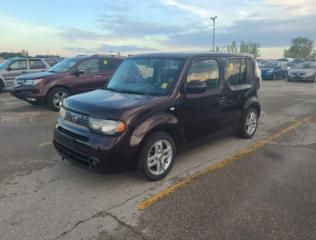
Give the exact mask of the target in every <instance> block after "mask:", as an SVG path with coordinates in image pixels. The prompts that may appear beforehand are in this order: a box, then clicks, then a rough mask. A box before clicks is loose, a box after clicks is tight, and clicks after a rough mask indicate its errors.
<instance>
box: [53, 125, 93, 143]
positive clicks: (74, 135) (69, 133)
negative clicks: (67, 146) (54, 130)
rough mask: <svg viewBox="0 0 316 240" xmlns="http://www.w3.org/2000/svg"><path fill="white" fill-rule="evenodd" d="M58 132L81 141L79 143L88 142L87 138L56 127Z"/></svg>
mask: <svg viewBox="0 0 316 240" xmlns="http://www.w3.org/2000/svg"><path fill="white" fill-rule="evenodd" d="M58 130H59V131H60V132H62V133H63V134H66V135H68V136H70V137H72V138H75V139H78V140H81V141H84V142H88V141H89V138H88V137H85V136H82V135H79V134H77V133H74V132H71V131H69V130H67V129H65V128H63V127H61V126H59V127H58Z"/></svg>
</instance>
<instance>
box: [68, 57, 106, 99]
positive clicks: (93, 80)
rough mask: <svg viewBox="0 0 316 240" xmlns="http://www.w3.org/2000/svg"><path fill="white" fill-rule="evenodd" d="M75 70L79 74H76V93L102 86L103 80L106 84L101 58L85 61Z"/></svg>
mask: <svg viewBox="0 0 316 240" xmlns="http://www.w3.org/2000/svg"><path fill="white" fill-rule="evenodd" d="M75 72H77V74H74V79H73V91H74V92H76V93H80V92H87V91H91V90H94V89H97V88H99V87H101V86H102V84H101V82H103V83H104V84H105V80H104V77H103V75H102V73H101V69H100V60H99V58H93V59H88V60H85V61H83V62H82V63H80V64H79V66H77V69H76V70H75ZM104 84H103V85H104Z"/></svg>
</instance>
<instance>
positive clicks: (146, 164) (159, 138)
mask: <svg viewBox="0 0 316 240" xmlns="http://www.w3.org/2000/svg"><path fill="white" fill-rule="evenodd" d="M175 156H176V147H175V143H174V141H173V139H172V137H171V136H170V135H169V134H167V133H165V132H155V133H152V134H151V135H149V136H148V137H147V138H146V140H145V144H144V146H143V148H142V150H141V154H140V156H139V162H138V171H139V173H141V174H142V175H144V176H145V177H146V178H147V179H149V180H150V181H157V180H160V179H162V178H164V177H165V176H166V175H167V174H168V173H169V171H170V170H171V168H172V166H173V164H174V161H175Z"/></svg>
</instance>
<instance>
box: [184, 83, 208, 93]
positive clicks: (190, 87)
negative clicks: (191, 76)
mask: <svg viewBox="0 0 316 240" xmlns="http://www.w3.org/2000/svg"><path fill="white" fill-rule="evenodd" d="M206 89H207V85H206V83H205V82H202V81H193V82H189V83H187V91H188V93H203V92H205V91H206Z"/></svg>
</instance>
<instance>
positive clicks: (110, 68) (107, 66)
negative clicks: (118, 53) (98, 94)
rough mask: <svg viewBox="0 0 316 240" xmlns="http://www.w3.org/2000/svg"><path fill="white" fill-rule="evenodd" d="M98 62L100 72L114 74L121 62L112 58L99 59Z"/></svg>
mask: <svg viewBox="0 0 316 240" xmlns="http://www.w3.org/2000/svg"><path fill="white" fill-rule="evenodd" d="M99 61H100V68H101V72H114V71H115V70H116V69H117V67H118V66H119V65H120V63H121V62H122V61H121V60H119V59H114V58H111V59H109V58H100V59H99Z"/></svg>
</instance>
